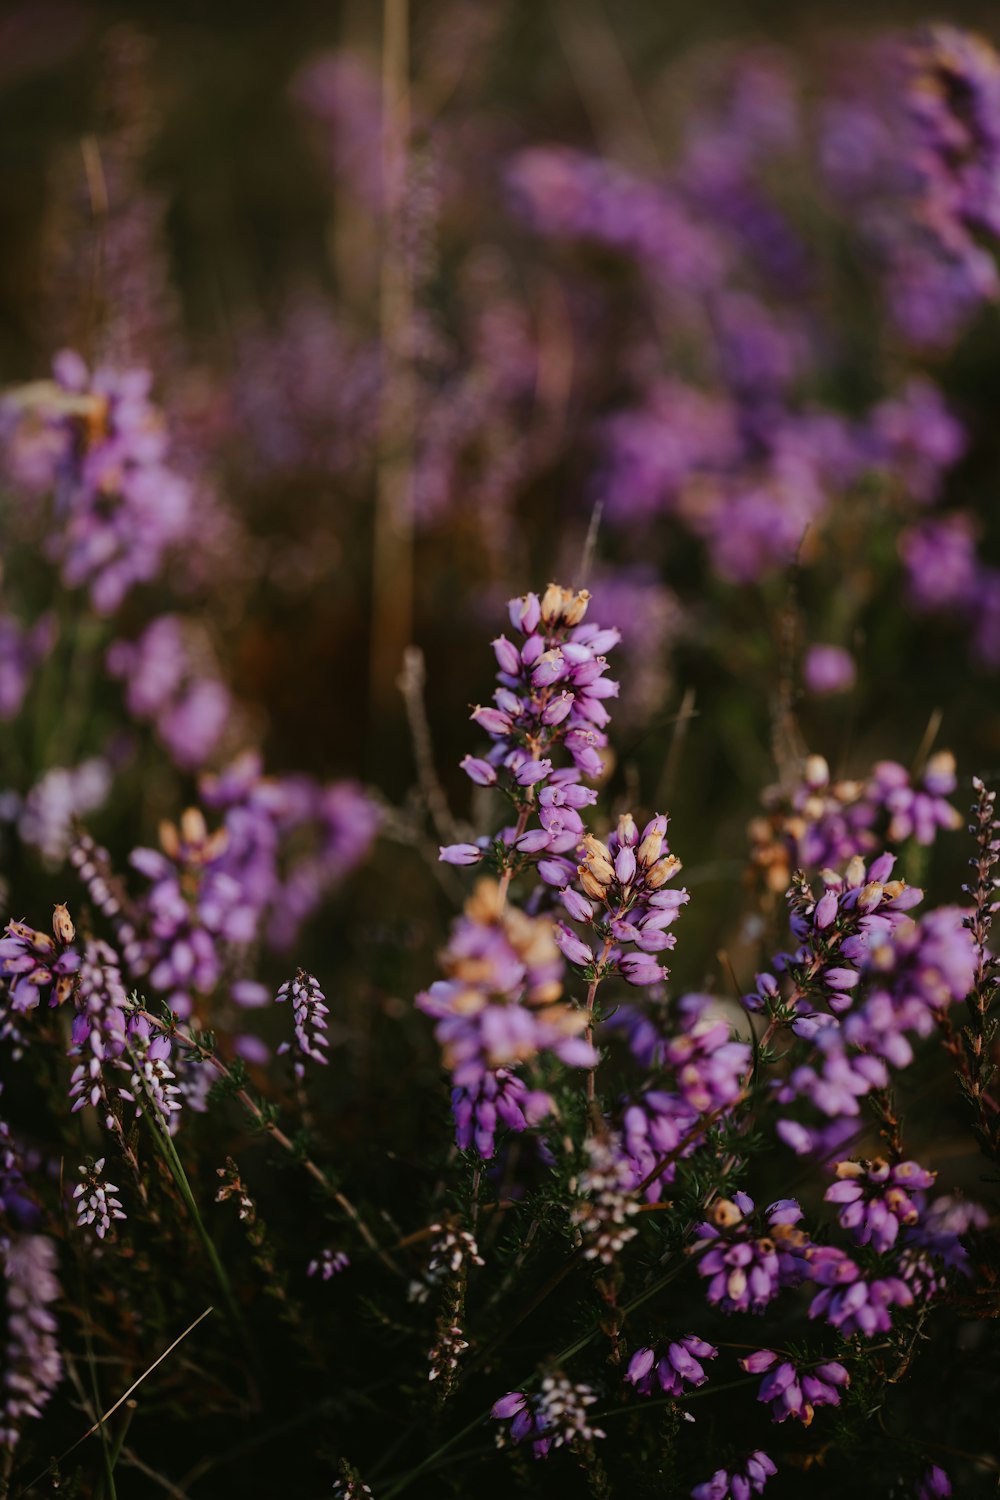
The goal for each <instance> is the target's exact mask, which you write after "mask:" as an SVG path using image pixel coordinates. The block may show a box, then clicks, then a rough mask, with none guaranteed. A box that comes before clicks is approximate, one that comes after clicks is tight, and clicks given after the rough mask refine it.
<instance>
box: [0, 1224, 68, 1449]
mask: <svg viewBox="0 0 1000 1500" xmlns="http://www.w3.org/2000/svg"><path fill="white" fill-rule="evenodd" d="M0 1257H2V1260H3V1270H4V1282H5V1288H6V1291H5V1297H6V1305H7V1332H6V1346H5V1349H4V1359H3V1369H4V1373H3V1377H2V1381H3V1414H2V1418H0V1444H2V1445H3V1446H4V1447H7V1448H14V1447H15V1446H16V1444H17V1442H18V1440H19V1438H20V1435H21V1426H22V1424H23V1422H24V1419H25V1417H40V1416H41V1415H42V1410H43V1408H44V1407H45V1406H46V1405H47V1403H48V1401H49V1399H50V1397H51V1395H52V1392H53V1391H54V1390H55V1388H56V1386H57V1385H58V1384H59V1382H60V1380H61V1379H62V1374H63V1367H62V1360H61V1358H60V1355H59V1344H58V1341H57V1338H56V1333H57V1325H56V1320H55V1317H54V1316H53V1314H52V1312H51V1311H50V1310H49V1309H50V1305H51V1303H53V1302H55V1301H56V1300H57V1299H58V1297H59V1296H60V1295H61V1289H60V1286H59V1282H58V1281H57V1279H56V1274H55V1271H56V1247H55V1244H54V1242H53V1241H52V1240H50V1239H49V1238H48V1236H47V1235H44V1234H12V1235H9V1236H3V1237H0Z"/></svg>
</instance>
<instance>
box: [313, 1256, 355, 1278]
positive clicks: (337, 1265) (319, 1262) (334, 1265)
mask: <svg viewBox="0 0 1000 1500" xmlns="http://www.w3.org/2000/svg"><path fill="white" fill-rule="evenodd" d="M350 1264H351V1262H350V1260H349V1259H348V1257H347V1256H346V1255H345V1253H344V1251H343V1250H330V1249H328V1248H326V1249H323V1250H321V1251H320V1252H319V1254H318V1255H317V1256H314V1257H313V1259H312V1260H311V1261H310V1262H309V1264H308V1265H307V1266H306V1275H307V1276H321V1277H322V1278H323V1280H324V1281H329V1280H330V1278H331V1277H332V1276H336V1275H338V1274H339V1273H340V1272H341V1271H346V1270H347V1268H348V1266H349V1265H350Z"/></svg>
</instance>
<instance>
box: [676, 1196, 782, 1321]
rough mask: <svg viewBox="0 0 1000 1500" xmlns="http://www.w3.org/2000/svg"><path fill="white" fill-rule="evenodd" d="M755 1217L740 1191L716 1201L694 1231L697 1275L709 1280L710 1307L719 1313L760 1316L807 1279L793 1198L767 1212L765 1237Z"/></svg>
mask: <svg viewBox="0 0 1000 1500" xmlns="http://www.w3.org/2000/svg"><path fill="white" fill-rule="evenodd" d="M753 1213H754V1202H753V1199H752V1198H750V1197H749V1196H748V1195H747V1194H746V1193H742V1192H739V1193H736V1194H734V1196H733V1198H732V1199H729V1198H720V1199H719V1200H718V1202H717V1203H716V1204H715V1206H714V1208H713V1210H712V1217H711V1220H710V1221H709V1220H706V1221H705V1222H704V1223H702V1224H699V1226H698V1228H697V1230H696V1231H695V1236H696V1238H695V1244H694V1246H693V1250H694V1254H695V1255H696V1256H697V1260H696V1267H697V1271H698V1275H699V1276H702V1277H704V1278H705V1279H706V1280H707V1281H708V1286H707V1288H706V1296H707V1297H708V1300H709V1302H711V1303H713V1304H715V1305H717V1306H718V1307H720V1308H721V1309H722V1311H723V1312H727V1313H734V1312H758V1313H759V1312H763V1310H764V1308H765V1307H766V1306H767V1304H768V1303H769V1302H770V1301H772V1300H773V1298H775V1297H776V1296H777V1295H778V1292H779V1291H780V1290H781V1289H782V1288H783V1287H789V1286H798V1285H799V1284H800V1282H802V1281H804V1280H805V1279H806V1277H807V1276H809V1275H810V1274H811V1272H810V1270H809V1267H808V1265H807V1252H808V1250H809V1247H810V1241H809V1236H808V1235H807V1234H806V1233H805V1232H804V1230H801V1229H796V1228H795V1225H796V1224H797V1223H798V1222H799V1220H800V1219H801V1218H802V1210H801V1208H800V1207H799V1205H798V1204H797V1203H796V1202H795V1200H794V1198H786V1199H782V1200H780V1201H779V1202H777V1203H772V1204H771V1206H770V1207H769V1208H768V1209H766V1210H765V1212H764V1225H763V1228H764V1233H763V1234H761V1233H760V1232H759V1231H758V1230H757V1229H756V1228H755V1227H754V1224H753V1222H752V1218H751V1216H752V1215H753Z"/></svg>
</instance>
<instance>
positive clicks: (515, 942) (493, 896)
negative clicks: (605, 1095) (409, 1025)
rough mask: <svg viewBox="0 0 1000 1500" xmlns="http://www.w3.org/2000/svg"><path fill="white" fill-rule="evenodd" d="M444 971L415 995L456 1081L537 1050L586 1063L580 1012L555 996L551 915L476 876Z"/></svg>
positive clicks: (473, 1084) (462, 1083)
mask: <svg viewBox="0 0 1000 1500" xmlns="http://www.w3.org/2000/svg"><path fill="white" fill-rule="evenodd" d="M441 965H442V967H443V968H444V970H445V973H446V974H447V975H448V978H447V979H443V980H437V981H436V982H435V983H434V984H432V985H431V987H430V989H429V990H425V991H424V992H423V993H422V994H420V995H418V996H417V1001H416V1003H417V1005H418V1006H419V1007H420V1009H421V1010H423V1011H424V1012H426V1014H427V1015H430V1016H433V1017H434V1018H435V1020H436V1021H437V1022H438V1025H437V1027H436V1029H435V1035H436V1036H437V1039H438V1042H439V1043H440V1045H441V1048H442V1050H443V1053H444V1064H445V1067H446V1068H448V1069H449V1070H450V1071H451V1073H452V1078H453V1083H454V1085H455V1087H456V1088H459V1089H465V1090H473V1089H475V1090H477V1091H478V1089H479V1086H480V1080H481V1078H482V1076H483V1074H484V1073H485V1072H487V1071H490V1070H495V1069H498V1068H504V1067H510V1066H511V1065H512V1064H517V1063H525V1062H528V1061H529V1060H530V1059H532V1058H534V1057H536V1056H537V1055H538V1053H540V1052H543V1051H550V1052H553V1053H554V1054H555V1055H556V1057H558V1058H559V1059H560V1061H562V1062H564V1063H567V1064H568V1065H569V1066H571V1067H581V1068H592V1067H594V1066H595V1065H596V1063H597V1053H596V1052H595V1050H594V1048H593V1047H592V1046H591V1045H590V1044H589V1043H588V1042H586V1041H585V1040H584V1039H583V1038H582V1037H581V1036H580V1032H581V1031H583V1030H584V1028H585V1026H586V1024H587V1016H586V1012H584V1011H580V1010H575V1009H573V1008H572V1007H570V1006H569V1005H566V1004H564V1003H562V1002H561V1001H560V998H559V997H560V995H561V994H562V958H561V955H560V952H559V948H558V946H557V944H556V940H555V934H554V930H553V923H552V921H551V919H550V918H548V917H529V916H527V915H526V914H525V913H524V912H522V911H520V910H519V909H518V908H517V907H513V906H509V905H507V904H505V902H504V899H503V892H502V889H501V887H499V886H498V885H497V884H496V883H495V882H492V881H489V880H485V879H484V880H481V881H480V882H479V884H478V885H477V887H476V890H475V893H474V894H473V896H472V897H471V898H470V900H469V901H468V902H467V903H466V907H465V913H464V915H463V916H462V917H460V918H459V919H458V921H457V922H456V923H455V926H454V929H453V931H452V935H451V939H450V941H449V944H448V946H447V948H446V949H445V950H444V952H443V953H442V954H441Z"/></svg>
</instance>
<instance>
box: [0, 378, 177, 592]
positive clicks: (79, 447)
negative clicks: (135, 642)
mask: <svg viewBox="0 0 1000 1500" xmlns="http://www.w3.org/2000/svg"><path fill="white" fill-rule="evenodd" d="M54 373H55V380H54V382H53V383H52V384H50V385H39V386H36V387H34V388H31V389H32V394H31V397H30V402H28V403H27V404H30V406H31V408H32V416H33V417H34V418H35V419H36V422H38V423H39V424H40V426H41V440H42V442H43V443H46V444H48V445H49V447H48V456H49V458H50V460H51V472H50V475H49V476H48V477H49V482H50V483H51V485H52V487H53V488H54V492H55V493H54V509H55V520H56V525H55V526H53V527H52V528H51V529H50V533H49V540H48V548H49V552H50V554H51V556H52V557H53V558H54V560H55V561H56V562H57V563H58V564H59V566H60V570H61V574H62V580H63V583H64V584H65V586H66V587H67V588H77V587H80V586H86V587H87V588H88V589H89V591H90V599H91V604H92V606H93V608H94V609H95V611H96V612H97V613H98V614H100V615H111V614H114V613H115V611H116V610H117V609H118V608H119V607H120V605H121V603H122V601H123V600H124V598H125V596H126V595H127V594H128V592H129V591H130V590H131V588H132V587H133V586H134V585H135V584H137V583H148V582H149V581H150V580H151V579H153V578H154V577H155V576H156V575H157V573H158V572H159V571H160V569H161V567H162V565H163V562H164V558H165V555H166V553H167V551H168V550H169V549H170V548H171V547H173V546H176V545H177V544H179V543H180V542H181V541H183V540H184V539H185V538H186V537H187V535H188V533H189V530H190V528H191V525H192V522H193V519H194V515H193V497H192V492H191V489H190V487H189V485H188V484H187V482H186V481H185V480H184V479H182V478H181V476H180V475H179V474H178V473H177V472H176V471H175V470H173V469H172V468H171V467H170V466H169V465H168V463H167V439H166V434H165V431H164V426H163V419H162V416H161V414H160V413H159V411H158V410H157V409H156V408H155V407H154V406H153V405H152V404H151V402H150V400H149V387H150V383H151V381H150V375H149V373H148V371H145V370H112V369H108V368H104V369H98V370H95V371H94V372H93V373H91V371H89V370H88V369H87V366H86V365H85V364H84V362H83V360H82V359H81V358H80V357H79V355H77V354H74V353H72V352H70V351H65V352H64V353H62V354H61V355H59V356H58V358H57V359H56V361H55V367H54ZM10 399H11V401H12V402H15V403H16V401H17V395H16V393H15V397H13V398H10ZM25 403H26V397H22V398H21V404H22V406H23V405H24V404H25ZM46 429H48V431H46ZM52 434H56V435H57V438H58V441H57V443H56V444H54V445H53V444H52V443H51V436H52Z"/></svg>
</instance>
